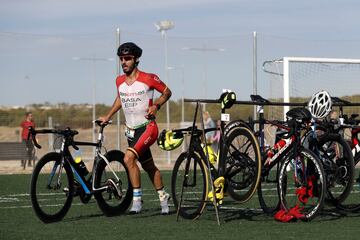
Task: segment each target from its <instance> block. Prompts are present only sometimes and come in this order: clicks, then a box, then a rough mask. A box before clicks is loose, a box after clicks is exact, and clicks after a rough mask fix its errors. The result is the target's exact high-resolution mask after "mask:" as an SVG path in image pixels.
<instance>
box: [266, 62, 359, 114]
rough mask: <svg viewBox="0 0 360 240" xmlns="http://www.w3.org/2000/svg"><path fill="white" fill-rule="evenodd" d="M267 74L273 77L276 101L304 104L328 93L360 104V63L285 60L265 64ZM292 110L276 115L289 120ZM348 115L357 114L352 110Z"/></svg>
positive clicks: (271, 89)
mask: <svg viewBox="0 0 360 240" xmlns="http://www.w3.org/2000/svg"><path fill="white" fill-rule="evenodd" d="M263 70H264V72H266V73H268V74H267V75H268V76H271V77H269V78H270V87H269V91H270V92H269V96H270V99H272V100H276V99H277V100H280V101H284V102H304V101H307V100H308V99H310V97H311V95H312V94H314V93H315V92H318V91H320V90H326V91H328V92H329V93H330V95H331V96H334V97H339V98H343V99H346V100H348V101H351V102H360V59H344V58H311V57H284V58H282V59H278V60H271V61H265V62H264V63H263ZM288 110H289V107H288V106H285V107H283V108H278V109H277V112H274V113H273V114H275V115H279V114H282V115H283V116H284V118H285V113H286V112H287V111H288ZM279 111H281V113H280V112H279ZM346 111H347V112H349V113H351V111H355V110H354V109H353V107H349V108H347V109H346Z"/></svg>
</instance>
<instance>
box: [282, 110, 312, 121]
mask: <svg viewBox="0 0 360 240" xmlns="http://www.w3.org/2000/svg"><path fill="white" fill-rule="evenodd" d="M286 116H287V117H288V118H291V119H296V120H299V121H301V122H308V121H310V120H311V118H312V116H311V113H310V111H309V110H308V109H307V108H303V107H297V108H293V109H291V110H290V111H288V112H287V113H286Z"/></svg>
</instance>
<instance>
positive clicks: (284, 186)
mask: <svg viewBox="0 0 360 240" xmlns="http://www.w3.org/2000/svg"><path fill="white" fill-rule="evenodd" d="M278 184H279V185H278V186H279V196H280V201H281V207H282V209H284V210H285V211H287V212H289V211H290V212H291V211H294V212H296V213H297V218H299V219H301V220H311V219H313V218H314V217H315V216H316V215H317V213H318V212H319V211H321V209H322V208H323V204H324V199H325V191H326V181H325V174H324V169H323V166H322V163H321V161H320V160H319V159H318V158H317V156H316V155H315V154H314V153H312V152H311V151H310V150H308V149H305V148H302V147H301V148H300V149H299V154H298V156H296V158H295V159H294V158H293V157H292V154H289V155H288V156H287V158H285V160H284V162H283V164H282V165H281V168H280V174H279V183H278Z"/></svg>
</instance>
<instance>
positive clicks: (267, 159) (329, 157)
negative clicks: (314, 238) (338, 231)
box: [237, 95, 353, 220]
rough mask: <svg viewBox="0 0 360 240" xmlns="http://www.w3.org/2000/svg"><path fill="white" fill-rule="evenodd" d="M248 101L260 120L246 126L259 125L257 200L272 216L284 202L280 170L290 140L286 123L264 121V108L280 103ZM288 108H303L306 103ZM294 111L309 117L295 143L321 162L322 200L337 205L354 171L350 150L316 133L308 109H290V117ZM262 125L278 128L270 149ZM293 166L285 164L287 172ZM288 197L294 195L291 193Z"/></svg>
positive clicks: (332, 136) (336, 139)
mask: <svg viewBox="0 0 360 240" xmlns="http://www.w3.org/2000/svg"><path fill="white" fill-rule="evenodd" d="M251 99H252V101H253V102H254V103H255V104H256V105H257V106H258V109H259V111H258V112H259V120H257V121H250V123H246V124H247V125H250V127H251V128H252V129H254V125H255V124H258V126H259V130H258V131H257V132H256V133H255V135H256V136H257V137H258V139H259V142H260V148H261V150H262V163H263V167H262V177H261V181H260V183H259V187H258V197H259V202H260V206H261V208H262V209H263V211H264V212H265V213H268V214H274V213H275V212H276V211H277V210H279V209H280V206H281V203H282V200H283V199H284V198H281V195H284V194H283V192H279V176H280V173H281V172H280V169H282V168H281V167H282V164H283V161H284V159H286V158H288V157H291V155H289V153H286V148H287V146H288V145H289V144H290V142H291V141H290V139H289V122H284V121H277V120H276V121H274V120H267V119H265V118H264V112H263V107H264V105H282V104H283V103H271V102H270V101H268V100H266V99H264V98H262V97H261V96H259V95H252V96H251ZM288 104H289V103H288ZM289 105H292V106H305V105H306V103H294V104H289ZM294 111H295V112H296V111H299V112H304V113H305V112H306V113H307V115H308V117H307V120H306V122H304V123H306V125H303V127H302V128H301V129H299V130H300V131H299V132H298V134H297V135H296V138H298V140H297V144H300V145H302V146H303V147H305V148H304V149H307V150H310V151H311V152H312V153H313V154H315V155H316V157H317V158H318V159H319V160H320V163H321V165H322V167H323V170H324V176H323V177H324V178H323V180H324V181H325V182H326V189H324V191H325V193H326V194H325V195H324V197H323V198H324V199H326V200H328V201H329V202H331V203H333V204H334V205H337V204H338V203H339V202H341V201H343V200H344V199H345V198H346V197H347V196H348V194H349V191H350V190H351V187H352V179H353V174H352V173H353V169H352V167H351V166H352V163H353V159H352V157H351V156H350V155H351V151H350V150H349V147H348V145H347V144H346V142H345V141H344V140H343V139H342V138H341V136H340V135H338V134H319V131H318V130H316V129H317V128H316V126H318V124H317V123H316V122H315V121H314V120H313V116H312V115H311V114H310V112H309V111H308V110H307V109H305V108H303V107H300V108H295V109H293V110H290V111H289V112H288V113H287V115H291V114H293V113H294ZM240 123H241V122H240ZM237 124H239V123H237ZM242 124H244V123H242ZM265 124H268V125H271V126H275V127H277V131H276V132H277V134H276V137H275V145H274V146H273V147H270V146H267V147H265V141H264V126H265ZM335 153H336V154H335ZM293 165H294V164H291V165H288V166H287V167H286V170H287V171H288V172H291V171H293V170H294V166H293ZM283 189H284V188H283ZM298 192H299V191H298ZM289 196H294V194H292V195H289ZM314 196H315V195H314ZM316 197H317V196H316ZM317 201H318V202H319V203H321V201H322V200H320V199H318V200H317ZM312 204H313V205H314V209H317V210H319V209H321V208H320V207H316V206H317V204H315V202H313V203H312ZM320 206H322V205H320ZM309 209H311V207H309ZM310 212H311V211H310ZM313 216H315V214H314V215H312V216H307V217H306V218H305V219H306V220H309V219H311V218H313Z"/></svg>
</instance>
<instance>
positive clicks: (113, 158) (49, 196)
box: [29, 120, 133, 223]
mask: <svg viewBox="0 0 360 240" xmlns="http://www.w3.org/2000/svg"><path fill="white" fill-rule="evenodd" d="M95 123H96V124H97V125H98V126H99V134H98V140H97V142H96V143H93V142H80V141H75V140H74V137H75V135H77V134H78V132H77V131H76V130H72V129H70V128H66V129H63V130H59V129H41V130H35V129H32V128H30V134H31V136H32V140H33V142H34V145H35V146H36V147H37V148H41V146H40V145H39V144H38V143H37V142H36V137H35V136H36V135H37V134H57V135H58V136H62V144H61V148H60V151H59V152H49V153H47V154H45V155H44V156H43V157H42V158H41V159H40V160H39V161H38V163H37V164H36V166H35V168H34V170H33V173H32V177H31V185H30V197H31V204H32V207H33V210H34V211H35V213H36V215H37V216H38V217H39V219H40V220H42V221H43V222H45V223H50V222H55V221H60V220H61V219H62V218H63V217H64V216H65V215H66V213H67V212H68V210H69V209H70V207H71V204H72V201H73V198H74V197H76V196H78V197H79V198H80V200H81V202H82V203H88V202H89V200H90V199H91V197H92V196H93V195H94V197H95V199H96V201H97V204H98V206H99V208H100V209H101V210H102V211H103V212H104V214H105V215H106V216H113V215H118V214H121V213H123V212H124V211H126V209H127V208H128V207H129V205H130V204H131V200H132V194H133V191H132V186H131V183H130V180H129V177H128V170H127V168H126V166H125V164H124V161H123V157H124V153H122V152H121V151H118V150H112V151H107V152H106V151H105V153H104V154H102V153H101V151H102V150H104V147H103V146H102V144H103V131H104V128H105V126H106V125H107V124H108V123H107V124H101V121H99V120H96V121H95ZM109 123H110V122H109ZM30 134H29V135H30ZM78 146H93V147H95V157H94V161H93V165H92V171H91V173H89V172H88V170H87V169H86V166H85V164H84V163H83V162H80V163H76V162H75V159H74V158H73V157H72V155H71V152H70V149H69V148H70V147H72V148H74V149H79V148H78ZM105 150H106V149H105Z"/></svg>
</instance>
